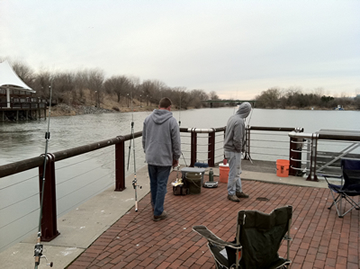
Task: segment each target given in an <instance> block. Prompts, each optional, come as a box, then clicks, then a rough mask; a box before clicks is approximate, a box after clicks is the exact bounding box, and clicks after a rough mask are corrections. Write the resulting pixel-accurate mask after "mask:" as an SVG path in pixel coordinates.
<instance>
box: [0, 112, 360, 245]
mask: <svg viewBox="0 0 360 269" xmlns="http://www.w3.org/2000/svg"><path fill="white" fill-rule="evenodd" d="M234 112H235V109H234V108H218V109H198V110H187V111H181V112H179V111H174V112H173V114H174V116H175V117H176V118H177V120H178V121H179V120H180V121H181V127H187V128H192V127H196V128H218V127H223V126H225V125H226V122H227V119H228V118H229V117H230V116H231V115H232V114H233V113H234ZM150 113H151V112H135V113H112V114H99V115H82V116H71V117H52V118H51V120H50V132H51V138H50V140H49V149H48V151H49V152H56V151H60V150H65V149H69V148H72V147H78V146H82V145H87V144H90V143H94V142H97V141H102V140H106V139H109V138H114V137H116V136H118V135H126V134H130V132H131V121H132V120H133V121H134V123H135V124H134V131H135V132H137V131H141V130H142V123H143V120H144V119H145V117H146V116H147V115H149V114H150ZM248 121H250V125H252V126H264V127H265V126H266V127H267V126H269V127H302V128H304V129H305V132H306V133H313V132H316V131H319V130H320V129H342V130H358V131H359V132H360V112H359V111H316V110H315V111H312V110H308V111H304V110H266V109H254V110H253V112H252V113H251V114H250V116H249V118H248ZM46 130H47V121H45V120H40V121H35V122H34V121H33V122H23V123H20V122H19V123H0V137H1V139H0V150H1V151H0V152H1V154H0V165H4V164H7V163H11V162H16V161H20V160H24V159H27V158H31V157H36V156H39V155H41V154H43V153H44V150H45V138H44V134H45V132H46ZM127 145H128V144H127ZM218 147H219V146H218ZM126 156H127V155H126ZM136 157H137V160H138V161H137V164H136V166H137V169H140V168H141V167H143V166H144V165H145V163H144V159H143V153H142V148H141V142H140V140H137V142H136ZM74 163H75V164H76V168H74V167H75V166H74V167H72V165H73V164H74ZM113 167H114V150H113V148H111V147H109V148H106V149H102V150H98V151H94V152H92V153H88V154H86V155H84V156H78V157H74V158H71V159H67V160H64V161H60V162H57V163H56V170H57V177H56V181H57V190H56V195H57V201H58V204H57V206H58V215H59V216H60V215H63V214H65V213H66V212H68V211H69V210H71V209H73V208H74V207H76V206H78V205H79V204H81V203H83V202H84V201H86V200H87V199H89V197H92V196H94V195H96V194H97V193H99V192H100V191H102V190H104V189H106V188H108V187H110V186H112V185H113V183H114V182H113V181H114V180H113V179H114V171H113ZM131 171H133V166H132V161H131V162H130V169H129V171H127V172H126V173H127V174H129V173H131ZM37 173H38V171H37V169H32V170H30V171H26V172H23V173H20V174H17V175H14V176H9V177H5V178H0V251H2V250H4V249H6V248H7V247H9V246H10V245H11V244H14V243H16V242H19V241H20V240H21V239H22V238H24V237H26V236H27V235H28V234H32V233H35V232H36V229H37V224H38V216H39V196H38V191H39V190H38V178H37ZM93 178H95V179H96V180H94V181H90V179H91V180H92V179H93ZM98 179H101V180H98ZM84 186H85V187H84Z"/></svg>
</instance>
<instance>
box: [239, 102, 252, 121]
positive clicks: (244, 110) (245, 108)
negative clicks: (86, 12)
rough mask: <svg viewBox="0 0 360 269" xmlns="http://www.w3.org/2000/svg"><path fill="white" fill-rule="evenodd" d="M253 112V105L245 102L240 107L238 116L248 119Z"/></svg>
mask: <svg viewBox="0 0 360 269" xmlns="http://www.w3.org/2000/svg"><path fill="white" fill-rule="evenodd" d="M250 111H251V105H250V103H249V102H244V103H241V105H240V106H239V109H238V110H237V111H236V113H237V114H240V117H241V118H244V119H245V118H246V117H247V116H249V114H250Z"/></svg>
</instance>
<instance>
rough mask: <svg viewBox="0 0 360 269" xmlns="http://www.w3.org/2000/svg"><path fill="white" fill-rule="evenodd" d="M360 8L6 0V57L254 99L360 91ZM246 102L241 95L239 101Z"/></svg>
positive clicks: (2, 21)
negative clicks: (289, 91)
mask: <svg viewBox="0 0 360 269" xmlns="http://www.w3.org/2000/svg"><path fill="white" fill-rule="evenodd" d="M359 11H360V2H359V1H350V0H345V1H331V0H330V1H328V0H326V1H325V0H320V1H282V0H276V1H216V0H214V1H187V0H184V1H111V0H102V1H100V0H98V1H95V0H94V1H88V0H87V1H85V0H77V1H70V0H64V1H49V0H46V1H45V0H29V1H20V0H17V1H16V0H13V1H1V2H0V30H1V33H2V35H1V36H0V52H1V55H0V57H9V58H11V59H16V60H22V61H24V62H25V63H26V64H28V65H30V66H31V67H33V68H35V69H38V70H39V69H48V70H49V71H55V70H66V71H69V70H70V71H77V70H82V69H84V68H87V69H89V68H99V69H102V70H104V72H105V73H106V75H107V76H111V75H122V74H127V75H133V76H137V77H139V78H140V79H142V80H145V79H157V80H160V81H163V82H165V83H166V84H167V85H168V86H170V87H175V86H184V87H187V88H188V89H189V90H191V89H195V88H196V89H204V90H205V91H208V92H210V91H216V92H217V93H218V95H219V96H220V97H222V98H240V97H241V96H243V98H254V97H255V96H256V95H258V94H260V93H261V91H264V90H267V89H268V88H271V87H274V86H276V87H280V88H289V87H301V88H303V89H304V90H305V91H312V90H314V89H316V88H318V87H322V88H324V89H325V91H329V94H337V95H340V94H346V95H349V96H353V95H354V94H355V92H356V89H359V87H360V86H359V85H360V78H359V74H360V50H359V49H358V48H359V47H360V20H359V18H358V14H359ZM240 95H241V96H240Z"/></svg>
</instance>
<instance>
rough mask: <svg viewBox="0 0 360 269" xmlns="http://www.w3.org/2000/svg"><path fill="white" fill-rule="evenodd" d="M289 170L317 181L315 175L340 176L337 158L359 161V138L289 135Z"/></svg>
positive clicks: (291, 133)
mask: <svg viewBox="0 0 360 269" xmlns="http://www.w3.org/2000/svg"><path fill="white" fill-rule="evenodd" d="M289 137H290V144H291V145H290V170H292V171H294V175H298V174H300V175H302V174H306V176H307V180H309V181H318V178H317V173H325V174H329V175H334V176H338V175H341V167H340V160H341V158H348V159H355V160H357V159H360V154H359V152H356V150H357V149H358V148H360V135H359V134H358V135H353V136H344V135H339V134H336V133H334V134H332V135H331V134H323V133H321V131H320V132H319V133H298V132H290V133H289Z"/></svg>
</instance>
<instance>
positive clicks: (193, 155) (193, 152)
mask: <svg viewBox="0 0 360 269" xmlns="http://www.w3.org/2000/svg"><path fill="white" fill-rule="evenodd" d="M196 155H197V134H196V132H195V128H194V129H191V161H190V167H194V165H195V163H196Z"/></svg>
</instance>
